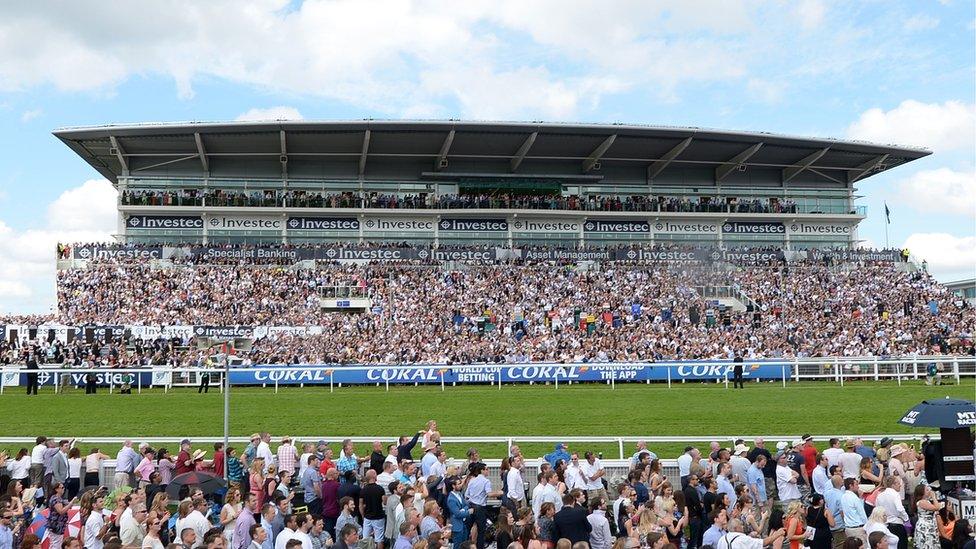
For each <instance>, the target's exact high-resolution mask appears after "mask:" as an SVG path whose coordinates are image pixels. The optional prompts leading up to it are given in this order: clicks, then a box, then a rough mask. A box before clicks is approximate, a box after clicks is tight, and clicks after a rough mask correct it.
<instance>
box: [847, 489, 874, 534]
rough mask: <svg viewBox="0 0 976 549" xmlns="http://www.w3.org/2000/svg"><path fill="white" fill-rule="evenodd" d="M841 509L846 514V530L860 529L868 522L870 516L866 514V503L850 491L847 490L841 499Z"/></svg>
mask: <svg viewBox="0 0 976 549" xmlns="http://www.w3.org/2000/svg"><path fill="white" fill-rule="evenodd" d="M840 509H841V511H843V512H844V527H846V528H859V527H861V526H864V523H865V522H867V521H868V516H867V514H865V513H864V501H863V500H862V499H861V498H859V497H857V494H855V493H854V492H851V491H850V490H845V491H844V495H842V496H841V497H840Z"/></svg>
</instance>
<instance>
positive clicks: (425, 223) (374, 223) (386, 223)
mask: <svg viewBox="0 0 976 549" xmlns="http://www.w3.org/2000/svg"><path fill="white" fill-rule="evenodd" d="M436 224H437V222H436V221H434V218H432V217H426V218H425V217H380V216H368V217H365V218H363V231H365V232H370V233H371V232H388V231H406V232H422V233H431V234H432V233H433V232H434V226H435V225H436Z"/></svg>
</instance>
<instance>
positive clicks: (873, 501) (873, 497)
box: [864, 486, 881, 507]
mask: <svg viewBox="0 0 976 549" xmlns="http://www.w3.org/2000/svg"><path fill="white" fill-rule="evenodd" d="M880 493H881V487H880V486H878V487H877V488H875V489H874V490H873V491H872V492H871V493H869V494H864V503H867V504H868V505H870V506H871V507H874V506H875V505H877V501H878V494H880Z"/></svg>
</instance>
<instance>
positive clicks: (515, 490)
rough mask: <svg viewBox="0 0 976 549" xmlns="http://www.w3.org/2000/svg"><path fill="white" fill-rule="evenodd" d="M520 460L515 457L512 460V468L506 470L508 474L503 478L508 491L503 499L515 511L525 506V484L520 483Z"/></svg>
mask: <svg viewBox="0 0 976 549" xmlns="http://www.w3.org/2000/svg"><path fill="white" fill-rule="evenodd" d="M521 465H522V458H521V457H515V458H512V468H511V469H509V470H508V474H507V475H506V476H505V478H506V481H507V482H506V484H508V491H507V492H506V493H505V497H507V498H508V500H509V501H510V502H511V504H510V505H513V506H514V508H515V509H518V508H519V507H522V506H523V505H525V483H524V482H523V481H522V469H521Z"/></svg>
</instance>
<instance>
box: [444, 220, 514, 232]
mask: <svg viewBox="0 0 976 549" xmlns="http://www.w3.org/2000/svg"><path fill="white" fill-rule="evenodd" d="M437 227H438V228H439V229H440V230H442V231H465V232H507V231H508V221H507V220H505V219H504V218H498V219H454V218H448V219H441V220H440V221H439V222H438V223H437Z"/></svg>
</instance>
